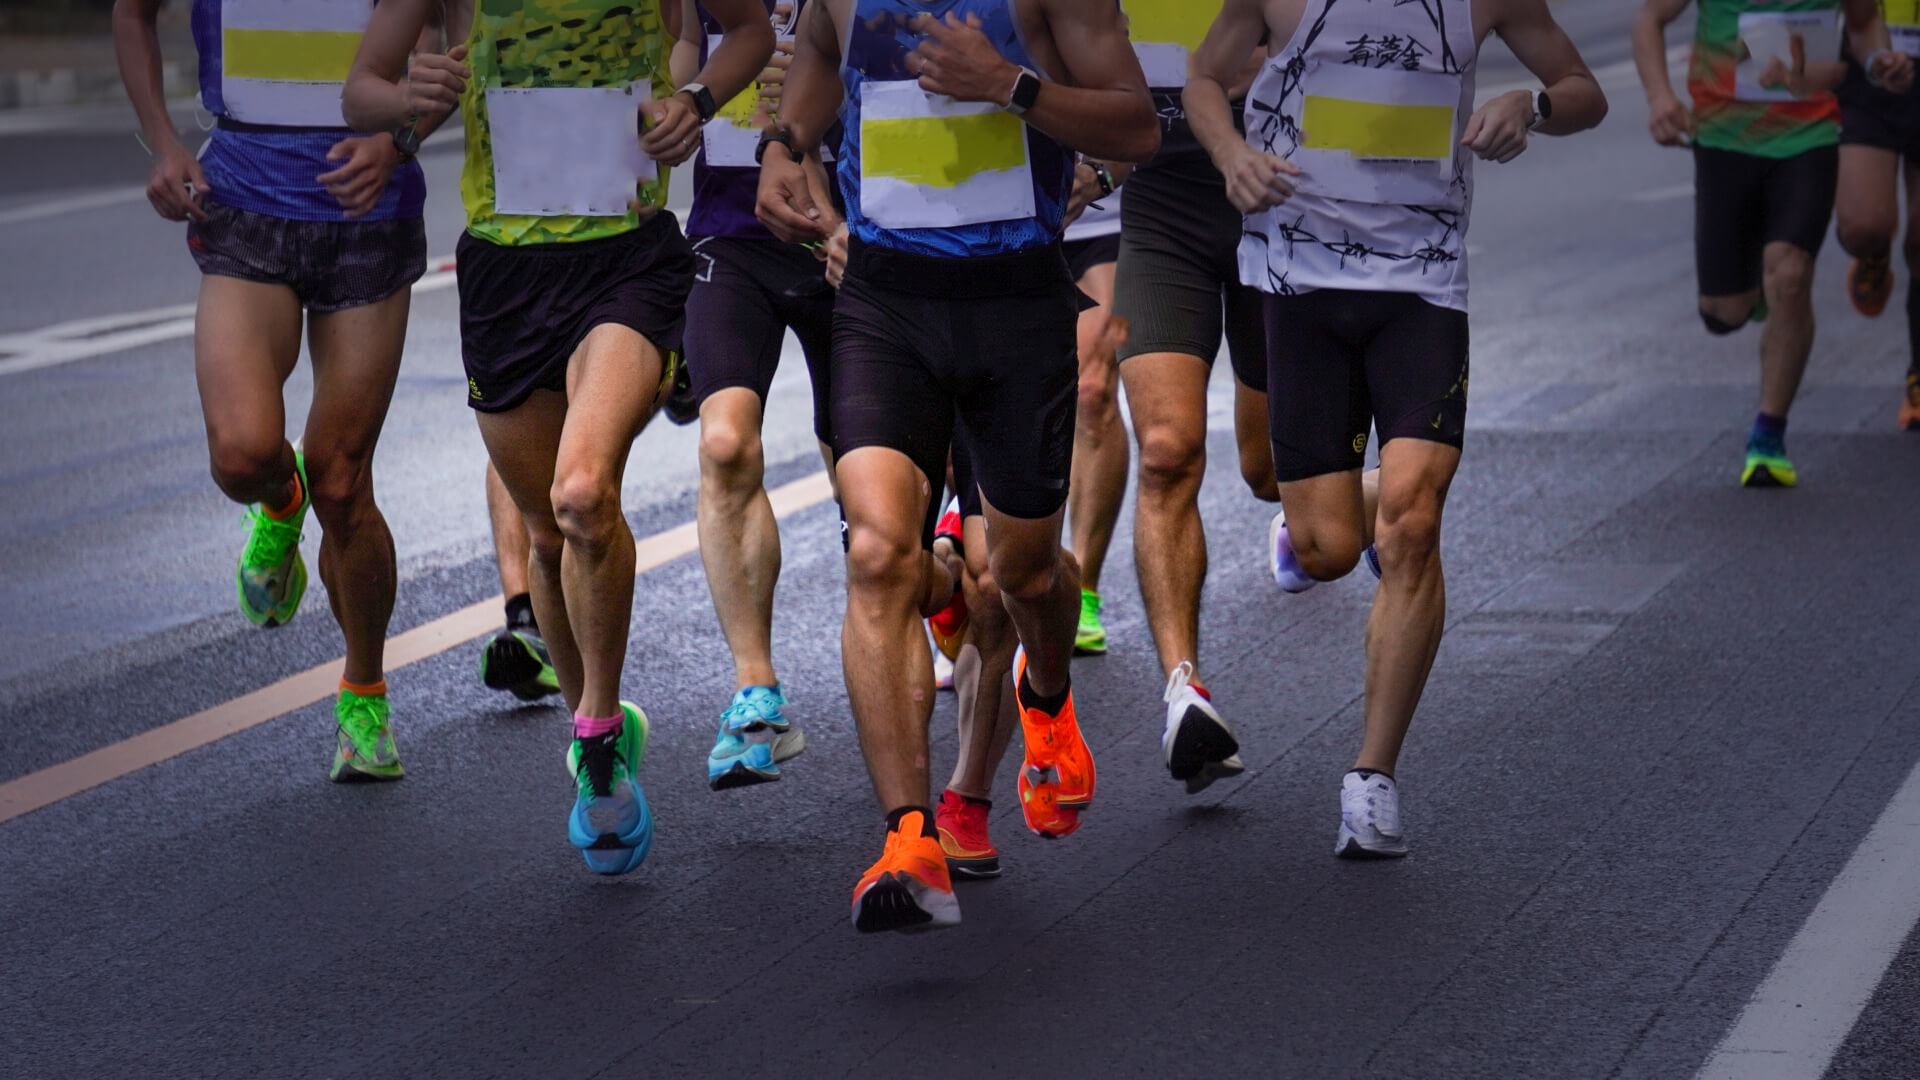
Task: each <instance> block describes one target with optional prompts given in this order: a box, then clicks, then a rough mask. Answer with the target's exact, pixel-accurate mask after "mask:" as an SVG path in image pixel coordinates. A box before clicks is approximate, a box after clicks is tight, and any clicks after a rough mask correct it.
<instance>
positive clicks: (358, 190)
mask: <svg viewBox="0 0 1920 1080" xmlns="http://www.w3.org/2000/svg"><path fill="white" fill-rule="evenodd" d="M327 160H328V161H338V162H341V165H340V167H339V168H337V169H334V170H333V171H332V172H324V173H321V174H320V175H319V176H317V177H315V180H316V181H317V182H318V183H319V184H320V186H321V187H324V188H326V189H327V194H329V195H331V196H333V197H334V198H335V199H336V200H338V201H339V203H340V209H342V210H345V211H346V212H347V213H346V220H348V221H352V220H353V219H355V218H358V217H364V216H366V214H367V212H368V211H370V210H372V209H373V208H374V207H375V206H378V205H379V204H380V196H381V195H382V194H383V193H384V192H385V191H386V190H387V181H388V180H390V179H392V177H393V170H394V167H395V166H396V165H398V164H400V151H399V150H397V149H395V148H394V145H393V136H391V135H367V136H361V137H356V138H351V139H341V140H340V141H339V142H337V143H334V144H333V149H331V150H328V151H327Z"/></svg>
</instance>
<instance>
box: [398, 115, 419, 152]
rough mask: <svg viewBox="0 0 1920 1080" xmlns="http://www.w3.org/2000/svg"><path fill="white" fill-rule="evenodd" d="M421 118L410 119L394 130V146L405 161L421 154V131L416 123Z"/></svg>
mask: <svg viewBox="0 0 1920 1080" xmlns="http://www.w3.org/2000/svg"><path fill="white" fill-rule="evenodd" d="M417 123H419V118H418V117H415V118H414V119H412V120H408V121H407V122H406V123H404V124H402V125H400V126H399V127H397V128H395V129H394V130H393V148H394V149H395V150H398V151H399V152H400V158H401V160H403V161H411V160H413V159H414V158H415V157H417V156H419V154H420V131H419V129H417V128H415V127H414V125H415V124H417Z"/></svg>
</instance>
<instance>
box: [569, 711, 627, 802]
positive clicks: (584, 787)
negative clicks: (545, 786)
mask: <svg viewBox="0 0 1920 1080" xmlns="http://www.w3.org/2000/svg"><path fill="white" fill-rule="evenodd" d="M624 726H625V722H624V721H623V722H622V726H621V727H617V728H614V729H613V730H612V731H609V732H607V733H606V734H605V735H596V736H593V737H591V738H586V739H581V740H580V788H581V794H583V795H587V796H590V797H595V798H605V797H607V796H609V795H611V794H613V784H614V781H615V780H616V779H617V778H618V777H619V774H620V769H619V765H620V753H619V745H620V735H621V732H622V729H623V728H624Z"/></svg>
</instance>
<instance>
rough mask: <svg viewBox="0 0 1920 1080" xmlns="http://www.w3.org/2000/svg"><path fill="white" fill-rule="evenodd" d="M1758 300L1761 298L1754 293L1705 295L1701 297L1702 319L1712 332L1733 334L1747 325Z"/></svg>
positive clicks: (1715, 333)
mask: <svg viewBox="0 0 1920 1080" xmlns="http://www.w3.org/2000/svg"><path fill="white" fill-rule="evenodd" d="M1758 301H1759V298H1758V297H1757V296H1753V295H1743V296H1703V297H1701V298H1700V321H1701V322H1703V323H1705V324H1706V326H1707V332H1708V333H1710V334H1714V335H1716V336H1718V335H1722V334H1731V333H1733V332H1734V331H1735V330H1738V329H1740V328H1741V327H1743V326H1745V325H1747V320H1748V319H1750V318H1752V317H1753V309H1754V307H1755V306H1756V305H1757V303H1758Z"/></svg>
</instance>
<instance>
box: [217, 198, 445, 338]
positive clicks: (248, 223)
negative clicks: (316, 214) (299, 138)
mask: <svg viewBox="0 0 1920 1080" xmlns="http://www.w3.org/2000/svg"><path fill="white" fill-rule="evenodd" d="M187 250H188V251H190V252H192V253H193V261H194V262H195V263H196V264H198V265H199V267H200V272H201V273H203V274H208V275H212V276H215V277H230V278H239V279H240V280H242V281H258V282H262V283H264V284H268V285H284V286H286V287H287V288H289V289H291V290H293V295H294V296H295V297H297V298H299V300H300V306H302V307H304V308H306V309H307V310H308V311H320V312H326V311H344V310H346V309H347V308H355V307H365V306H366V305H368V304H374V303H378V302H380V301H382V300H385V299H386V298H387V297H389V296H392V295H393V294H394V293H397V292H399V291H400V290H401V289H404V288H406V287H408V286H410V285H412V284H413V283H414V282H416V281H418V280H420V275H422V274H424V273H426V272H427V231H426V225H425V224H424V223H423V222H422V221H421V220H420V219H419V218H411V219H394V220H388V221H295V220H293V219H291V218H282V217H274V216H272V215H271V214H256V213H254V212H252V211H250V210H236V209H234V208H233V207H231V206H224V205H222V204H220V203H216V202H211V201H210V202H208V203H207V220H205V221H194V222H189V223H188V225H187Z"/></svg>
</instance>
